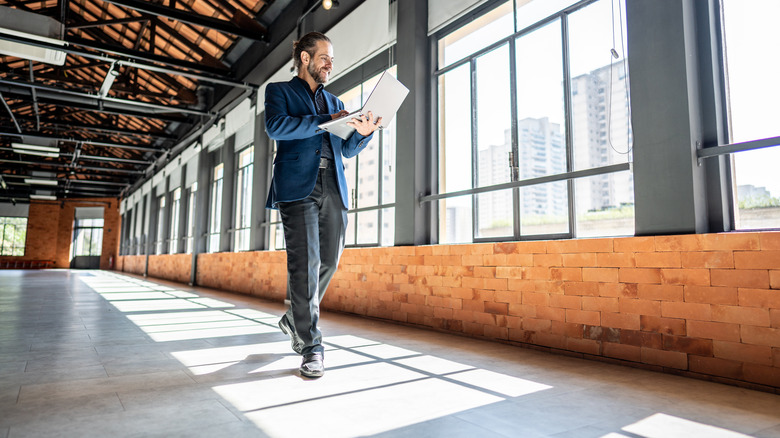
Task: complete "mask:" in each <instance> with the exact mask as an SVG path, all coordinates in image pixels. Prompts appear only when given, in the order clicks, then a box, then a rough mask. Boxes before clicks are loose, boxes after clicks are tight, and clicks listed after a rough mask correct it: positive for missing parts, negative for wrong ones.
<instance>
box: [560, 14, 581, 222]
mask: <svg viewBox="0 0 780 438" xmlns="http://www.w3.org/2000/svg"><path fill="white" fill-rule="evenodd" d="M561 42H562V43H563V114H564V124H565V130H566V135H565V139H564V141H565V142H566V172H572V170H573V168H574V167H573V163H574V144H573V141H574V138H573V134H572V125H573V122H572V114H571V111H572V104H571V67H570V58H569V13H565V14H562V15H561ZM566 186H567V198H568V201H569V236H570V237H574V235H575V234H576V233H575V230H576V229H577V227H576V226H575V221H576V220H577V215H576V212H575V211H574V179H573V178H572V179H569V180H567V181H566Z"/></svg>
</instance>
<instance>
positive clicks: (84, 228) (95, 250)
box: [71, 219, 103, 258]
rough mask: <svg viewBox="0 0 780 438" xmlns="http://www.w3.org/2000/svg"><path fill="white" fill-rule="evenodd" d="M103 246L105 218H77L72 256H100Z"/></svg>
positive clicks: (74, 227)
mask: <svg viewBox="0 0 780 438" xmlns="http://www.w3.org/2000/svg"><path fill="white" fill-rule="evenodd" d="M102 247H103V219H76V220H75V222H74V224H73V247H72V251H73V254H72V256H74V257H78V256H99V255H100V254H101V250H102ZM71 258H72V257H71Z"/></svg>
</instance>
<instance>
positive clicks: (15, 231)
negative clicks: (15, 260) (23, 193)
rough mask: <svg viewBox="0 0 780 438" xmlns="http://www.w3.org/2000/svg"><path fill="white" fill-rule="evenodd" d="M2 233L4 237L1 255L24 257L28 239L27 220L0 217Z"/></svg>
mask: <svg viewBox="0 0 780 438" xmlns="http://www.w3.org/2000/svg"><path fill="white" fill-rule="evenodd" d="M0 231H1V232H2V236H3V242H2V246H0V255H4V256H23V255H24V244H25V241H26V239H27V218H26V217H0Z"/></svg>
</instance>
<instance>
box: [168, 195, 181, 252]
mask: <svg viewBox="0 0 780 438" xmlns="http://www.w3.org/2000/svg"><path fill="white" fill-rule="evenodd" d="M172 199H173V202H171V233H170V235H171V240H170V241H169V242H168V243H169V247H168V254H176V253H177V252H179V210H181V187H178V188H176V190H174V191H173V196H172Z"/></svg>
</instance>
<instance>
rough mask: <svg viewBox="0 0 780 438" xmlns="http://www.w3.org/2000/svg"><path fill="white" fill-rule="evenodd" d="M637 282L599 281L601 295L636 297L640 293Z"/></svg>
mask: <svg viewBox="0 0 780 438" xmlns="http://www.w3.org/2000/svg"><path fill="white" fill-rule="evenodd" d="M637 286H638V285H637V284H636V283H599V295H600V296H602V297H617V298H636V297H637V296H638V295H639V293H638V287H637Z"/></svg>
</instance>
